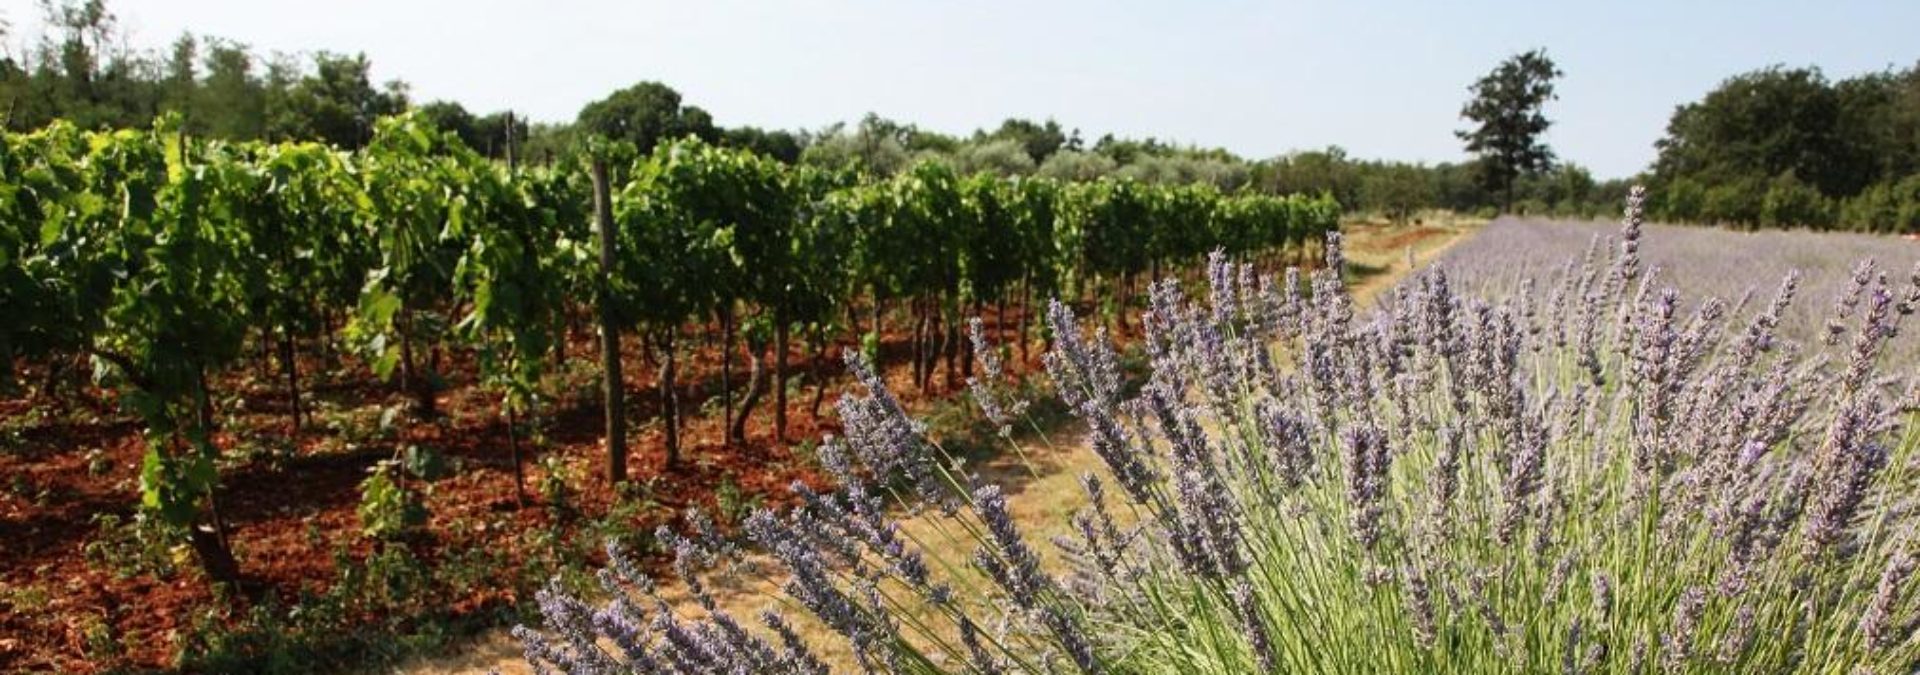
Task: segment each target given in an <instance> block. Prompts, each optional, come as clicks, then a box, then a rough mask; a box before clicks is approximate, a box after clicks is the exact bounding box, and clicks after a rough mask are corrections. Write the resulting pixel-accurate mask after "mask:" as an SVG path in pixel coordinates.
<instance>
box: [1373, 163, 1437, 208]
mask: <svg viewBox="0 0 1920 675" xmlns="http://www.w3.org/2000/svg"><path fill="white" fill-rule="evenodd" d="M1425 173H1426V172H1425V171H1424V170H1423V168H1422V167H1420V166H1416V165H1413V164H1389V165H1387V166H1383V167H1380V168H1378V169H1375V170H1373V171H1370V172H1368V173H1367V177H1366V178H1365V179H1364V180H1362V181H1361V183H1360V195H1361V197H1362V203H1363V204H1364V205H1365V206H1366V207H1367V208H1368V209H1373V210H1377V211H1379V212H1380V213H1381V214H1384V215H1385V216H1387V217H1388V218H1390V219H1392V220H1393V221H1394V222H1405V221H1406V220H1407V219H1408V218H1409V217H1411V216H1412V215H1413V213H1414V212H1415V211H1418V210H1420V207H1423V206H1426V205H1428V204H1431V203H1433V186H1432V185H1431V184H1430V183H1428V182H1427V178H1426V176H1425Z"/></svg>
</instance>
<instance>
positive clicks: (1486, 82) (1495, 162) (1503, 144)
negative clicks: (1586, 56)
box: [1454, 49, 1562, 209]
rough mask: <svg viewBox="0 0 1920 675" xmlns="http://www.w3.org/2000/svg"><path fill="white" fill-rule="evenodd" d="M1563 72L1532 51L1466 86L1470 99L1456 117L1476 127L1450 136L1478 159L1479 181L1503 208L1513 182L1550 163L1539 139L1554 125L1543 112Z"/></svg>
mask: <svg viewBox="0 0 1920 675" xmlns="http://www.w3.org/2000/svg"><path fill="white" fill-rule="evenodd" d="M1561 74H1562V73H1561V72H1560V69H1559V68H1557V67H1555V66H1554V65H1553V59H1551V58H1548V57H1547V52H1546V50H1544V49H1535V50H1533V51H1529V52H1525V53H1521V54H1516V55H1514V56H1511V57H1508V58H1507V60H1505V61H1502V62H1500V65H1499V66H1498V67H1495V68H1494V69H1493V72H1490V73H1487V75H1486V76H1485V77H1482V78H1480V81H1479V82H1475V83H1474V84H1473V86H1471V87H1468V88H1467V90H1468V91H1471V92H1473V99H1472V100H1469V101H1467V105H1466V106H1465V107H1463V108H1461V109H1460V116H1461V117H1464V118H1466V119H1468V120H1470V121H1472V122H1473V123H1474V124H1475V125H1477V126H1476V127H1475V128H1472V129H1466V130H1461V131H1457V132H1454V134H1455V135H1456V136H1459V137H1460V140H1463V141H1466V143H1467V152H1470V153H1473V154H1475V155H1478V156H1479V157H1480V170H1481V179H1482V180H1483V181H1484V184H1485V185H1487V187H1488V189H1489V190H1494V191H1497V192H1499V193H1500V194H1501V195H1502V201H1501V206H1502V208H1503V209H1511V208H1513V184H1514V181H1515V180H1518V179H1519V178H1520V177H1521V176H1523V175H1529V174H1533V173H1537V172H1540V171H1543V170H1545V169H1546V168H1547V167H1549V166H1551V165H1552V164H1553V150H1552V149H1551V148H1548V147H1547V144H1546V143H1544V142H1542V141H1541V140H1540V135H1541V134H1542V133H1545V132H1546V130H1547V127H1549V126H1551V125H1552V124H1553V122H1552V121H1551V120H1548V119H1547V116H1546V114H1545V112H1544V109H1545V107H1546V104H1547V101H1551V100H1553V99H1554V98H1555V96H1554V93H1553V80H1554V78H1557V77H1560V75H1561Z"/></svg>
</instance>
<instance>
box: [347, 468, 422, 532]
mask: <svg viewBox="0 0 1920 675" xmlns="http://www.w3.org/2000/svg"><path fill="white" fill-rule="evenodd" d="M399 466H400V463H399V462H397V461H394V460H390V459H389V460H381V461H380V462H379V463H376V464H374V465H373V468H371V469H368V476H367V479H366V480H364V481H361V482H360V508H359V513H360V532H361V534H363V535H365V536H368V537H372V538H374V539H380V540H387V541H392V540H398V539H401V538H404V537H406V536H407V535H410V534H412V533H414V532H416V531H418V530H419V529H420V528H421V527H424V526H426V524H427V508H426V506H425V505H424V504H422V503H421V501H420V497H419V495H416V494H415V493H414V491H413V490H411V489H409V488H408V487H407V485H406V484H405V483H404V480H403V478H402V477H401V475H400V468H399Z"/></svg>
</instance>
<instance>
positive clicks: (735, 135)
mask: <svg viewBox="0 0 1920 675" xmlns="http://www.w3.org/2000/svg"><path fill="white" fill-rule="evenodd" d="M720 144H721V145H724V146H727V147H729V148H739V149H741V150H752V151H754V152H757V153H759V154H762V155H765V156H768V157H772V158H774V159H777V160H780V161H782V162H785V163H787V164H794V163H798V162H799V161H800V152H801V150H802V149H804V148H805V143H803V142H801V139H800V137H799V136H798V135H796V134H794V133H793V132H791V131H785V130H782V129H771V130H769V129H761V128H759V127H734V128H731V129H728V130H726V131H724V132H721V134H720Z"/></svg>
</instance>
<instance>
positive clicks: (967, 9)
mask: <svg viewBox="0 0 1920 675" xmlns="http://www.w3.org/2000/svg"><path fill="white" fill-rule="evenodd" d="M1673 4H1674V6H1671V7H1669V6H1667V5H1666V3H1654V2H1628V3H1585V4H1582V5H1578V6H1570V5H1563V4H1558V3H1556V4H1554V5H1552V6H1547V5H1546V4H1545V3H1527V2H1508V1H1495V0H1484V1H1483V0H1474V1H1467V2H1455V3H1427V2H1420V3H1415V2H1400V3H1387V2H1352V3H1302V2H1241V1H1232V0H1217V1H1215V0H1208V1H1196V2H1186V3H1148V2H1128V1H1120V2H1097V1H1094V0H1081V1H1074V2H1050V3H1020V2H1010V1H1005V0H985V1H977V2H968V3H936V2H927V1H919V0H906V1H896V2H879V1H875V0H861V1H844V2H827V1H819V2H781V3H773V2H746V1H742V0H708V1H702V2H680V3H672V2H658V1H652V0H648V1H639V2H615V1H607V0H597V1H585V0H582V1H577V2H576V1H566V0H560V1H555V2H546V3H515V2H503V1H494V0H469V1H467V2H457V3H456V2H438V1H435V2H426V1H419V2H413V1H400V0H389V1H387V2H372V1H368V0H335V1H330V2H302V3H293V2H268V1H260V0H254V1H242V0H110V2H109V8H110V9H111V10H112V11H113V12H114V13H115V14H116V15H117V16H118V17H119V20H120V25H121V27H122V28H124V29H127V30H129V31H131V33H132V46H133V47H135V48H138V49H143V50H153V51H161V50H164V49H165V48H166V47H167V46H168V45H169V44H170V43H172V41H173V40H174V39H175V38H177V37H179V36H180V35H181V34H182V33H183V32H191V33H193V34H195V35H197V36H214V37H221V38H227V39H231V40H235V41H238V42H241V43H244V44H247V45H249V46H250V47H252V48H253V49H254V50H255V51H256V52H257V53H260V54H262V55H265V54H270V53H273V52H287V53H301V52H314V51H320V50H328V51H333V52H340V53H356V52H362V53H365V54H366V55H367V56H368V57H369V58H370V59H371V60H372V62H373V75H374V77H375V79H376V80H379V81H386V80H390V79H401V80H405V81H406V82H407V83H408V84H409V85H410V86H411V95H412V97H413V99H414V100H415V101H419V102H424V101H429V100H435V99H448V100H454V101H458V102H460V103H461V104H463V105H465V106H466V107H467V108H468V109H469V110H472V111H474V112H475V113H486V112H491V111H495V110H502V109H508V108H511V109H513V110H516V111H518V112H521V113H523V114H526V115H529V116H530V117H531V118H532V119H535V120H538V121H547V122H559V121H568V120H571V119H573V117H574V115H575V113H576V112H577V111H578V110H579V108H580V106H581V105H583V104H585V103H586V102H588V101H590V100H593V99H596V98H599V97H602V96H605V95H606V94H608V93H609V92H612V91H613V90H615V89H618V88H620V87H624V86H627V85H630V84H633V83H635V82H638V81H642V80H657V81H660V82H663V83H665V84H667V85H669V86H671V87H673V88H674V89H676V90H678V91H680V92H681V94H682V96H683V97H684V99H685V101H686V102H687V103H689V104H692V105H698V106H700V107H702V108H704V109H706V110H707V111H708V112H710V113H712V115H713V117H714V120H715V122H716V123H718V124H720V125H723V126H737V125H753V126H760V127H768V128H781V129H795V130H799V129H809V130H817V129H820V128H822V127H825V126H827V125H829V124H832V123H834V122H842V121H849V122H850V121H855V120H858V119H859V118H860V117H861V116H862V115H864V114H866V113H867V112H869V111H872V112H876V113H879V114H880V115H882V116H885V117H888V118H892V119H895V120H899V121H903V122H909V123H913V124H916V125H919V126H921V127H923V128H927V129H931V130H936V131H941V132H945V133H953V134H964V133H968V132H971V131H972V130H973V129H976V128H981V127H986V128H991V127H994V126H997V125H998V124H999V123H1000V121H1001V120H1003V119H1005V118H1008V117H1025V118H1031V119H1035V120H1041V119H1046V118H1053V119H1056V120H1058V121H1059V122H1060V123H1061V124H1062V125H1063V126H1065V127H1067V128H1068V129H1074V128H1077V129H1079V130H1080V132H1081V135H1082V136H1083V137H1084V138H1085V139H1086V140H1087V141H1089V142H1091V141H1092V140H1094V139H1096V138H1098V137H1099V136H1100V135H1101V134H1104V133H1114V134H1116V135H1121V136H1129V137H1145V136H1152V137H1156V138H1160V139H1162V140H1167V141H1173V142H1178V143H1183V144H1196V145H1201V146H1208V147H1214V146H1217V147H1223V148H1226V149H1227V150H1229V151H1232V152H1234V153H1236V154H1238V155H1241V156H1243V157H1248V158H1266V157H1271V156H1274V155H1278V154H1282V153H1285V152H1288V151H1292V150H1304V149H1316V148H1322V147H1326V146H1329V145H1338V146H1341V147H1344V148H1346V149H1347V151H1348V153H1349V154H1351V155H1353V156H1356V157H1363V158H1378V159H1397V160H1408V161H1421V162H1439V161H1458V160H1460V159H1463V158H1464V155H1463V153H1462V151H1461V147H1460V142H1459V141H1458V140H1457V139H1456V138H1455V137H1454V135H1453V132H1454V131H1455V130H1456V129H1460V128H1462V127H1463V125H1464V123H1463V122H1462V121H1461V120H1460V119H1459V111H1460V107H1461V104H1462V103H1463V102H1465V100H1466V97H1467V86H1468V85H1469V84H1471V83H1472V82H1473V81H1474V80H1475V79H1476V78H1478V77H1479V76H1481V75H1482V74H1484V73H1486V72H1487V71H1488V70H1489V69H1491V68H1492V67H1493V66H1494V65H1495V64H1496V63H1498V62H1499V61H1500V60H1501V59H1502V58H1505V57H1506V56H1508V55H1511V54H1513V53H1516V52H1520V51H1524V50H1527V49H1531V48H1534V47H1545V48H1546V49H1547V52H1548V54H1549V55H1550V56H1551V57H1552V58H1553V59H1554V61H1555V62H1557V63H1558V64H1559V66H1560V68H1561V70H1563V71H1565V77H1563V78H1562V79H1561V80H1560V82H1559V84H1558V93H1559V100H1557V101H1554V102H1553V103H1551V104H1549V106H1548V109H1547V110H1548V116H1549V117H1550V118H1552V119H1553V120H1554V121H1555V124H1554V127H1553V129H1552V130H1551V131H1550V132H1549V135H1548V139H1547V140H1548V142H1549V143H1550V144H1551V145H1552V146H1553V148H1554V149H1555V151H1556V152H1557V153H1558V155H1559V157H1560V158H1561V159H1562V160H1565V161H1572V162H1575V163H1578V164H1581V165H1583V166H1586V167H1588V168H1589V169H1590V170H1592V171H1593V172H1594V174H1595V176H1596V177H1598V178H1617V177H1623V176H1628V175H1631V174H1633V173H1635V172H1637V171H1640V170H1642V169H1644V168H1646V167H1647V165H1648V164H1649V163H1650V162H1651V161H1652V160H1653V158H1654V154H1655V152H1654V148H1653V143H1654V141H1655V140H1657V139H1658V138H1660V136H1661V135H1662V132H1663V130H1664V129H1665V127H1666V123H1667V119H1668V117H1669V116H1670V115H1671V114H1672V111H1673V108H1674V107H1675V106H1676V105H1680V104H1682V103H1685V102H1689V101H1693V100H1697V99H1699V98H1700V97H1701V96H1702V95H1704V94H1705V93H1706V92H1707V91H1708V90H1709V89H1711V88H1712V87H1713V86H1714V85H1715V84H1717V83H1719V82H1720V81H1721V80H1723V79H1725V78H1727V77H1729V76H1732V75H1735V74H1738V73H1742V72H1746V71H1750V70H1755V69H1758V68H1762V67H1766V66H1769V65H1773V64H1781V65H1786V66H1790V67H1791V66H1817V67H1819V68H1820V69H1822V70H1823V71H1824V72H1825V73H1826V74H1827V76H1828V77H1829V78H1832V79H1839V78H1843V77H1848V76H1853V75H1858V74H1861V73H1866V72H1873V71H1879V70H1883V69H1887V68H1905V67H1908V66H1912V65H1914V64H1915V62H1916V61H1920V41H1916V40H1915V39H1914V34H1915V33H1914V30H1915V28H1916V27H1920V3H1896V2H1878V3H1872V2H1824V3H1787V2H1746V3H1733V2H1688V3H1673ZM0 18H4V20H5V21H7V22H8V23H10V24H11V25H12V32H13V33H14V34H13V35H11V36H10V37H9V38H8V41H7V42H8V48H9V49H11V50H15V51H16V52H17V50H19V49H21V48H23V47H25V46H26V45H25V41H26V39H27V38H28V36H34V35H38V34H39V32H40V30H41V21H40V9H39V3H38V2H36V1H34V0H0Z"/></svg>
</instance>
